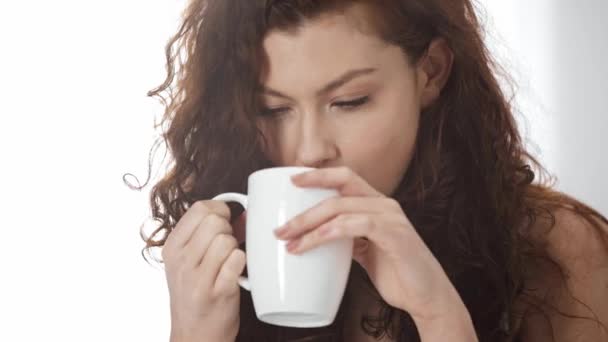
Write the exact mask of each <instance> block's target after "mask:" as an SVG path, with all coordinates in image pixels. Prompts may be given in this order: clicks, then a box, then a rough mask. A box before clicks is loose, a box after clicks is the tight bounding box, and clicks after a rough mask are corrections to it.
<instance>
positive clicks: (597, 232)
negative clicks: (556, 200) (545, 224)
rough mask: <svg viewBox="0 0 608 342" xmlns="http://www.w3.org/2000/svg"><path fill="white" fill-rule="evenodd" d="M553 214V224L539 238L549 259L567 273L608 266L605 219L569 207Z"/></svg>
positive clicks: (607, 235)
mask: <svg viewBox="0 0 608 342" xmlns="http://www.w3.org/2000/svg"><path fill="white" fill-rule="evenodd" d="M553 215H554V217H555V224H554V226H553V227H552V228H550V229H549V230H548V232H547V234H546V235H545V236H544V238H542V239H543V240H542V241H541V244H542V245H543V246H544V247H545V250H546V252H547V254H548V256H549V257H550V258H551V259H553V260H554V261H556V262H557V263H558V264H559V265H560V266H561V267H563V268H564V271H566V273H568V274H569V275H570V276H577V275H578V276H580V275H581V273H586V272H588V271H593V270H596V269H601V268H606V267H608V223H606V222H605V221H603V220H601V219H600V218H599V217H595V216H587V215H585V216H583V215H581V214H579V213H578V212H576V211H574V210H573V209H569V208H566V209H558V210H555V211H553Z"/></svg>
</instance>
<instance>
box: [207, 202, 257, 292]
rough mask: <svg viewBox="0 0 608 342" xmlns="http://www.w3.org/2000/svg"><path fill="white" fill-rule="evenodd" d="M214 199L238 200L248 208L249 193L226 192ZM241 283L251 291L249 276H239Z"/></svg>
mask: <svg viewBox="0 0 608 342" xmlns="http://www.w3.org/2000/svg"><path fill="white" fill-rule="evenodd" d="M213 200H217V201H233V202H237V203H239V204H240V205H242V206H243V208H245V210H247V195H243V194H239V193H237V192H226V193H223V194H220V195H217V196H215V197H213ZM245 234H246V233H245ZM239 285H240V286H241V287H242V288H244V289H245V290H247V291H251V284H250V283H249V278H247V277H243V276H239Z"/></svg>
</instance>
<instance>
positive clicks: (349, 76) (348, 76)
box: [261, 68, 377, 99]
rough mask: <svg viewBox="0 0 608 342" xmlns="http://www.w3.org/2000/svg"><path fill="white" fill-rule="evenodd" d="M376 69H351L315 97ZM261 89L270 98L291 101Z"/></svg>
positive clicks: (271, 90) (278, 94) (279, 94)
mask: <svg viewBox="0 0 608 342" xmlns="http://www.w3.org/2000/svg"><path fill="white" fill-rule="evenodd" d="M376 70H377V69H376V68H364V69H353V70H349V71H347V72H345V73H344V74H342V76H340V77H338V78H336V79H335V80H333V81H331V82H329V83H328V84H327V85H325V86H324V87H323V88H321V89H320V90H318V91H317V93H316V95H317V97H320V96H322V95H324V94H327V93H329V92H331V91H332V90H335V89H337V88H339V87H341V86H343V85H344V84H346V83H348V82H350V81H351V80H353V79H355V78H357V77H359V76H363V75H368V74H371V73H373V72H375V71H376ZM261 88H262V93H264V94H267V95H272V96H276V97H282V98H284V99H291V98H290V97H289V96H287V95H285V94H283V93H281V92H279V91H277V90H274V89H271V88H268V87H266V86H264V85H262V86H261Z"/></svg>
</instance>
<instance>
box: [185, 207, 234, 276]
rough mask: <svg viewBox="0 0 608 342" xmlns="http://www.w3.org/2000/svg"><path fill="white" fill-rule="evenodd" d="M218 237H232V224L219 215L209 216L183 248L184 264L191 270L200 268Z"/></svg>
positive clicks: (198, 226)
mask: <svg viewBox="0 0 608 342" xmlns="http://www.w3.org/2000/svg"><path fill="white" fill-rule="evenodd" d="M218 235H228V236H232V227H231V226H230V223H228V221H227V220H226V219H225V218H223V217H220V216H219V215H216V214H208V215H206V216H205V217H204V218H203V220H202V221H201V222H200V223H199V224H198V225H197V227H196V229H195V231H194V233H193V234H192V237H191V238H190V240H189V241H188V242H187V243H186V245H185V246H184V247H183V257H182V262H183V263H184V264H185V266H189V267H190V268H195V267H198V266H199V265H200V264H201V262H202V260H203V259H204V258H205V255H206V254H207V251H208V249H209V248H210V246H211V245H212V242H213V240H214V239H215V238H216V237H217V236H218Z"/></svg>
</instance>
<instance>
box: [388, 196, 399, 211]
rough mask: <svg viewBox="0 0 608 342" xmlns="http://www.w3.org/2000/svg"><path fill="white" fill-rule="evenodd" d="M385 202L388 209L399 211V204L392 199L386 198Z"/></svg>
mask: <svg viewBox="0 0 608 342" xmlns="http://www.w3.org/2000/svg"><path fill="white" fill-rule="evenodd" d="M386 201H387V202H388V205H389V207H391V208H393V209H395V210H401V204H399V202H398V201H397V200H396V199H394V198H392V197H387V198H386Z"/></svg>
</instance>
